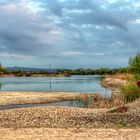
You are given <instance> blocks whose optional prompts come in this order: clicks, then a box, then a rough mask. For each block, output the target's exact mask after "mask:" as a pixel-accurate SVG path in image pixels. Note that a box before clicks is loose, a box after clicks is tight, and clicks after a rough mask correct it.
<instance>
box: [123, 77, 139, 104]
mask: <svg viewBox="0 0 140 140" xmlns="http://www.w3.org/2000/svg"><path fill="white" fill-rule="evenodd" d="M138 80H140V75H134V76H133V78H132V79H130V80H128V81H127V83H126V84H125V85H123V86H122V87H121V93H122V95H123V96H124V99H125V101H126V102H131V101H133V100H135V99H137V98H139V97H140V88H138V86H137V81H138Z"/></svg>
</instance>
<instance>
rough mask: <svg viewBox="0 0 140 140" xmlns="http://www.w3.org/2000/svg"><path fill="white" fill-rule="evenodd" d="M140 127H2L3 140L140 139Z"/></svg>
mask: <svg viewBox="0 0 140 140" xmlns="http://www.w3.org/2000/svg"><path fill="white" fill-rule="evenodd" d="M139 138H140V129H60V128H58V129H54V128H33V129H32V128H22V129H5V128H0V139H1V140H139Z"/></svg>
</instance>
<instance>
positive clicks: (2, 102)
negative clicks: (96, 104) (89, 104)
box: [0, 92, 99, 106]
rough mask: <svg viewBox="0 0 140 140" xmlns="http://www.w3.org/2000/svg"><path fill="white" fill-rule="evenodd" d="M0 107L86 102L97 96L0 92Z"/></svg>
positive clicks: (63, 93) (70, 93) (62, 93)
mask: <svg viewBox="0 0 140 140" xmlns="http://www.w3.org/2000/svg"><path fill="white" fill-rule="evenodd" d="M0 96H1V98H0V106H6V105H22V104H23V105H25V104H47V103H54V102H62V101H86V100H88V99H89V98H93V99H95V100H97V99H98V98H99V94H97V93H93V94H87V93H85V94H84V93H79V92H0Z"/></svg>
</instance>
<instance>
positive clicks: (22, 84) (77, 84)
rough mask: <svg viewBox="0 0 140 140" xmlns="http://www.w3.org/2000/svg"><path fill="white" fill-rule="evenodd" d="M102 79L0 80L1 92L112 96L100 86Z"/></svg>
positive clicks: (78, 77)
mask: <svg viewBox="0 0 140 140" xmlns="http://www.w3.org/2000/svg"><path fill="white" fill-rule="evenodd" d="M101 79H102V76H98V75H94V76H93V75H84V76H83V75H82V76H71V77H52V78H48V77H6V78H0V91H32V92H80V93H100V94H101V95H108V96H110V95H111V93H112V91H110V90H107V89H105V88H103V87H101V85H100V81H101ZM47 105H53V106H55V105H57V106H76V107H83V104H82V103H81V102H75V101H74V102H59V103H51V104H47ZM33 106H38V105H33ZM42 106H43V105H42ZM18 107H20V106H18ZM21 107H22V106H21ZM23 107H26V105H24V106H23ZM27 107H28V105H27Z"/></svg>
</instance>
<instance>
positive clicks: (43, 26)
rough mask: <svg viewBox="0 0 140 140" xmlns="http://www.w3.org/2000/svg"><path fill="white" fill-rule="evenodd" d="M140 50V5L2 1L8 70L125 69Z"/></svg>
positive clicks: (1, 49) (98, 0)
mask: <svg viewBox="0 0 140 140" xmlns="http://www.w3.org/2000/svg"><path fill="white" fill-rule="evenodd" d="M138 51H140V0H0V62H1V63H2V65H4V66H6V67H12V66H20V67H21V66H22V67H36V68H37V67H39V68H47V67H49V64H52V67H53V68H100V67H110V68H115V67H125V66H127V65H128V58H129V57H133V56H135V55H136V53H137V52H138Z"/></svg>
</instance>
